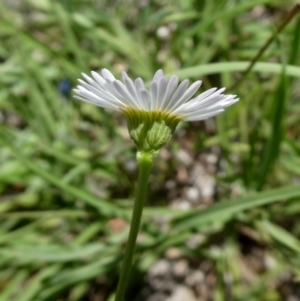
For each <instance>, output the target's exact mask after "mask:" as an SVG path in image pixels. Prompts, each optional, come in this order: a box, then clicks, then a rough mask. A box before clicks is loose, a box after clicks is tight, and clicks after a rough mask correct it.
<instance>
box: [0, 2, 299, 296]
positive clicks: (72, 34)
mask: <svg viewBox="0 0 300 301" xmlns="http://www.w3.org/2000/svg"><path fill="white" fill-rule="evenodd" d="M294 3H295V2H294V1H289V2H285V3H284V6H283V5H282V3H281V2H280V1H274V0H273V1H272V0H269V1H268V0H253V1H246V0H245V1H242V0H241V1H238V0H230V1H222V0H213V1H187V0H177V1H176V0H174V1H170V2H168V1H150V0H145V1H134V0H132V1H124V2H122V1H93V0H90V1H71V0H68V1H67V0H65V1H50V0H27V1H18V0H14V1H8V0H7V1H1V2H0V39H1V43H0V61H1V65H0V119H1V125H0V147H1V149H0V164H1V165H0V194H1V198H0V225H1V226H0V245H1V246H0V301H9V300H14V301H46V300H56V301H60V300H68V301H77V300H88V299H84V298H85V297H84V296H86V294H87V292H88V290H89V288H90V287H91V286H92V285H93V283H94V281H95V279H99V277H102V276H103V277H104V278H103V279H105V281H104V284H103V290H104V291H105V292H106V297H107V299H109V296H110V294H111V293H113V292H114V289H115V287H116V283H117V278H118V270H119V266H120V261H121V259H122V250H123V246H124V244H125V242H126V238H127V228H126V227H125V229H124V227H123V228H122V229H123V230H120V231H114V229H113V227H112V223H113V222H116V221H119V222H120V221H122V220H125V221H128V220H129V219H130V214H131V207H132V195H133V191H134V190H133V189H134V182H135V179H136V170H135V169H134V164H133V169H129V168H128V166H127V163H128V162H129V163H130V162H131V161H132V162H134V158H135V148H134V146H133V143H132V142H131V141H130V139H129V138H128V135H127V134H126V124H125V121H124V118H123V117H122V116H121V115H120V114H117V113H114V114H112V113H110V112H106V111H104V110H102V109H99V108H96V107H93V106H90V105H87V104H83V103H79V102H77V101H75V100H73V99H72V95H71V94H72V92H71V90H70V89H71V87H74V86H75V85H76V79H77V78H78V77H80V73H81V72H85V73H89V71H90V70H96V71H97V70H99V69H101V68H108V69H110V70H111V71H112V72H113V73H115V74H119V73H120V71H121V70H126V71H127V72H128V73H129V74H130V76H132V77H137V76H141V77H143V78H144V79H145V80H150V79H151V76H152V74H153V73H154V72H155V71H156V70H157V69H158V68H163V69H164V70H165V72H166V73H169V74H171V73H176V74H178V75H179V76H180V77H181V78H189V79H190V80H196V79H199V78H201V79H203V88H204V89H207V88H210V87H211V86H217V87H221V86H230V85H231V84H232V83H234V82H235V80H236V78H238V76H239V74H240V72H241V71H242V70H244V69H245V68H246V67H247V65H248V62H249V61H250V60H251V58H253V57H254V55H255V54H256V53H257V52H258V50H259V49H260V47H262V45H263V44H264V43H265V41H266V40H267V39H268V37H269V36H271V35H272V34H273V33H274V28H275V24H279V23H280V22H281V20H282V18H283V17H284V15H285V14H286V13H287V10H286V9H287V8H288V7H289V8H291V7H292V5H293V4H294ZM299 32H300V19H299V17H298V18H295V20H293V21H292V22H291V23H290V24H289V25H288V26H287V28H286V29H285V30H284V32H283V33H281V34H280V35H279V36H278V37H276V42H274V43H273V44H272V45H271V46H270V47H269V48H268V50H267V51H266V52H265V54H264V55H263V57H262V58H261V59H260V62H259V63H258V64H256V65H255V67H254V69H253V72H251V73H250V74H249V75H248V76H247V78H246V80H245V81H244V82H243V83H242V84H240V85H239V86H238V87H237V88H236V89H235V91H233V92H232V93H234V94H237V95H238V96H239V97H240V99H241V101H240V102H239V103H238V104H237V105H235V106H233V107H232V108H230V109H228V110H227V111H226V113H224V114H223V115H220V116H218V117H217V119H216V130H214V131H213V133H211V132H208V131H203V125H202V123H191V124H183V125H182V127H184V129H185V130H186V132H187V133H192V134H191V135H190V138H188V137H185V138H184V139H185V140H186V144H187V145H188V146H189V148H190V149H191V150H192V152H193V154H197V153H199V152H200V151H202V150H210V149H211V148H212V147H214V146H216V145H218V146H219V147H220V149H221V157H222V160H223V161H222V162H223V163H224V164H223V166H222V168H223V169H224V172H223V174H222V175H221V176H218V177H216V179H217V182H218V185H219V186H220V187H221V188H222V193H220V195H219V196H218V201H220V202H218V203H216V204H213V205H211V206H210V207H208V208H206V209H204V210H194V209H193V210H188V211H181V210H175V209H171V208H168V207H167V200H166V199H165V197H166V196H165V195H163V194H161V195H159V196H157V197H156V198H157V199H158V202H156V203H155V202H154V201H153V200H151V198H150V199H149V204H150V205H152V206H151V207H150V206H149V207H147V208H146V209H145V214H144V218H143V224H142V229H141V232H142V233H143V234H144V236H143V240H142V241H141V242H140V243H139V247H138V250H137V256H136V265H135V266H136V270H135V272H136V273H138V272H137V271H139V272H141V273H145V272H146V271H147V269H148V268H149V267H150V266H151V264H152V263H153V262H154V261H155V260H157V259H158V258H160V256H162V254H163V253H164V252H165V250H166V249H167V248H169V247H170V246H176V247H178V248H179V249H181V251H182V252H183V253H184V254H187V255H188V256H192V257H193V256H194V257H199V256H202V257H206V258H209V259H212V260H213V261H214V262H215V264H216V266H217V267H218V268H217V273H219V274H220V275H223V274H225V273H232V274H233V275H235V277H234V280H233V283H232V299H231V300H262V299H264V298H258V299H257V296H269V297H268V299H266V298H265V299H264V300H274V301H275V300H282V299H281V297H280V295H279V294H278V292H276V288H274V287H273V286H268V283H269V282H270V281H272V279H275V278H276V276H277V275H278V273H279V272H280V271H285V272H290V273H291V274H292V275H295V277H296V279H297V277H298V279H299V273H300V257H299V254H300V241H299V236H300V223H299V218H297V216H299V213H300V202H299V200H300V186H299V181H300V134H299V133H300V124H299V116H300V102H299V96H300V88H299V87H300V85H299V78H300V67H298V65H299V63H300V57H299V53H300V51H299V36H300V35H299ZM180 139H182V137H181V138H180ZM180 139H179V137H177V136H176V135H175V138H174V140H173V141H172V143H171V146H168V148H169V151H170V152H171V154H173V155H174V153H175V152H176V150H177V149H178V148H180V147H182V143H181V142H180V141H181V140H180ZM173 155H172V158H171V159H170V164H169V165H166V164H165V163H164V162H163V160H162V159H160V158H158V159H157V163H156V166H155V170H154V173H155V175H158V176H157V178H156V177H153V178H152V180H151V183H150V190H151V187H154V185H161V186H162V185H163V183H164V182H165V180H166V175H170V174H172V173H174V172H175V171H176V164H177V163H176V161H175V160H174V159H173V157H174V156H173ZM232 185H238V186H239V187H240V195H239V197H238V198H236V199H234V200H229V199H230V198H232V196H231V187H232ZM158 203H159V204H162V206H153V205H155V204H158ZM164 216H168V218H169V219H170V225H171V227H170V231H169V232H168V233H165V232H162V231H160V229H159V227H158V226H157V225H155V224H153V218H154V217H155V218H157V217H164ZM240 227H246V228H247V229H251V231H253V233H255V236H257V237H258V238H257V239H258V241H259V242H260V243H263V244H266V245H267V246H268V249H269V253H270V255H271V256H272V257H273V258H274V260H275V262H276V268H275V270H271V271H268V272H265V273H262V274H261V276H259V277H258V278H257V280H256V282H255V283H253V284H251V285H249V284H245V283H243V282H242V281H241V279H240V276H239V274H238V273H235V271H236V270H238V269H239V267H238V266H237V265H238V262H237V261H235V260H233V259H234V258H233V257H234V256H237V255H236V254H239V253H240V252H241V250H240V246H239V242H238V234H239V231H240ZM229 229H230V230H229ZM199 232H200V233H203V234H205V235H206V240H205V244H203V245H200V246H199V247H198V248H196V249H189V248H188V247H187V245H186V244H185V241H186V240H187V239H188V238H189V237H191V236H192V235H194V234H195V233H199ZM216 234H221V236H222V237H223V239H222V240H219V241H218V244H217V248H218V250H219V252H217V253H216V249H215V248H214V249H210V248H209V246H210V245H214V246H216V242H215V241H214V239H215V235H216ZM222 250H223V251H224V252H223V251H222ZM226 250H227V251H228V252H227V251H226ZM226 262H227V263H228V262H230V263H231V264H224V263H226ZM100 287H101V285H100ZM89 300H90V299H89ZM216 300H228V299H226V291H225V288H224V286H223V285H221V284H220V286H219V287H218V288H217V291H216Z"/></svg>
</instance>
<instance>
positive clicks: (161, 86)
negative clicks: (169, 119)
mask: <svg viewBox="0 0 300 301" xmlns="http://www.w3.org/2000/svg"><path fill="white" fill-rule="evenodd" d="M167 85H168V81H167V79H166V78H165V77H162V78H161V79H160V80H159V82H158V91H157V104H156V108H157V109H158V110H160V109H161V107H162V104H163V102H164V100H165V96H166V92H167Z"/></svg>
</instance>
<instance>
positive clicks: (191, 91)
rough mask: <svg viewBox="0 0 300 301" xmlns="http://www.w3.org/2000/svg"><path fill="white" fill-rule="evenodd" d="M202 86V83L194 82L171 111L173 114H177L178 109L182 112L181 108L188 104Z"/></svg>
mask: <svg viewBox="0 0 300 301" xmlns="http://www.w3.org/2000/svg"><path fill="white" fill-rule="evenodd" d="M201 84H202V81H200V80H199V81H196V82H194V83H193V84H192V85H191V86H190V87H189V88H188V89H187V90H186V91H185V93H184V94H183V95H182V96H181V98H180V99H179V100H178V101H177V102H176V103H175V104H174V106H173V107H172V108H170V111H172V112H173V113H175V112H176V109H178V110H180V106H181V105H182V104H184V103H185V102H187V101H188V100H189V99H190V98H191V97H192V96H193V95H194V94H195V93H196V92H197V91H198V89H199V88H200V86H201Z"/></svg>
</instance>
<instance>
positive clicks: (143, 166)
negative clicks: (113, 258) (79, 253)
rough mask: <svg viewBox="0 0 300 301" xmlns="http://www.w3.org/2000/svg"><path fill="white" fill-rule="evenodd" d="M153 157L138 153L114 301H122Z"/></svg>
mask: <svg viewBox="0 0 300 301" xmlns="http://www.w3.org/2000/svg"><path fill="white" fill-rule="evenodd" d="M153 157H154V154H153V153H148V152H147V153H143V152H140V153H139V154H138V157H137V159H138V163H139V177H138V182H137V189H136V197H135V202H134V207H133V213H132V218H131V223H130V231H129V237H128V241H127V245H126V249H125V256H124V261H123V265H122V268H121V274H120V279H119V284H118V288H117V293H116V298H115V301H124V296H125V291H126V287H127V284H128V281H129V276H130V269H131V265H132V257H133V254H134V249H135V243H136V238H137V235H138V232H139V228H140V222H141V217H142V212H143V207H144V203H145V200H146V195H147V186H148V179H149V174H150V170H151V167H152V163H153Z"/></svg>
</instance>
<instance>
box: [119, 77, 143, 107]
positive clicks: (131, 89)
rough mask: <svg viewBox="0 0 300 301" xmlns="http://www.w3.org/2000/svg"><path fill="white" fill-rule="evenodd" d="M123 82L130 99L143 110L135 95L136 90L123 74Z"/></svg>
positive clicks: (138, 98)
mask: <svg viewBox="0 0 300 301" xmlns="http://www.w3.org/2000/svg"><path fill="white" fill-rule="evenodd" d="M122 75H123V81H124V84H125V86H126V88H127V91H128V92H129V93H130V95H131V97H132V98H133V99H134V100H135V102H136V103H137V104H138V106H139V107H140V108H143V102H142V101H141V100H140V97H139V95H138V94H137V91H136V88H135V85H134V83H133V82H132V80H131V79H130V78H129V77H128V75H127V74H126V73H125V72H123V73H122Z"/></svg>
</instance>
